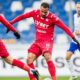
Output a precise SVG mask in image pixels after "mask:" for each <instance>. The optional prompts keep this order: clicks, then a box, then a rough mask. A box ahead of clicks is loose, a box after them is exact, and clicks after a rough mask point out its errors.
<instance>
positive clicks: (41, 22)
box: [11, 10, 74, 40]
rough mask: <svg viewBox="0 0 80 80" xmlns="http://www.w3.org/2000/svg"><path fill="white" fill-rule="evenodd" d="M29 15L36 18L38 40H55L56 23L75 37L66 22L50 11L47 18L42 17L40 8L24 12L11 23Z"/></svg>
mask: <svg viewBox="0 0 80 80" xmlns="http://www.w3.org/2000/svg"><path fill="white" fill-rule="evenodd" d="M29 17H32V18H33V19H34V23H35V29H36V40H45V39H48V40H53V34H54V27H55V25H57V26H58V27H59V28H61V29H63V30H64V31H65V32H66V33H67V34H68V35H69V36H70V37H71V38H73V37H74V35H73V34H72V32H71V31H70V30H69V28H68V27H67V26H66V25H64V23H63V22H62V21H61V20H60V19H59V18H58V17H56V16H55V15H54V14H53V13H51V12H48V15H47V16H46V17H45V18H42V17H41V16H40V10H33V11H31V12H29V13H26V14H22V15H20V16H18V17H16V18H15V19H13V20H12V21H11V24H14V23H15V22H18V21H20V20H22V19H25V18H29Z"/></svg>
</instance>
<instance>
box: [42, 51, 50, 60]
mask: <svg viewBox="0 0 80 80" xmlns="http://www.w3.org/2000/svg"><path fill="white" fill-rule="evenodd" d="M43 56H44V58H45V59H46V61H49V60H51V53H50V52H45V53H44V54H43Z"/></svg>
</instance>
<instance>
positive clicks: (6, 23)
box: [0, 16, 20, 39]
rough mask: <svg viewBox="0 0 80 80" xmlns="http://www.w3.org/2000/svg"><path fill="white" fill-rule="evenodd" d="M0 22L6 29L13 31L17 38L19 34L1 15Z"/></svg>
mask: <svg viewBox="0 0 80 80" xmlns="http://www.w3.org/2000/svg"><path fill="white" fill-rule="evenodd" d="M0 22H1V23H2V24H3V25H4V26H5V27H6V28H7V29H8V30H11V31H12V32H14V35H15V36H16V38H17V39H19V38H20V34H19V33H18V32H17V30H16V29H15V28H14V27H13V26H12V25H11V24H10V23H9V22H8V21H7V20H6V19H5V18H4V17H2V16H0Z"/></svg>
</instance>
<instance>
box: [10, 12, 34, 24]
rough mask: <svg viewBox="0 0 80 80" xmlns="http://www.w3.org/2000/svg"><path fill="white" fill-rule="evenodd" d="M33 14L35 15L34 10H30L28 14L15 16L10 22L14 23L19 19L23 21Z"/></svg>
mask: <svg viewBox="0 0 80 80" xmlns="http://www.w3.org/2000/svg"><path fill="white" fill-rule="evenodd" d="M33 15H34V11H31V12H28V13H26V14H22V15H19V16H18V17H16V18H14V19H13V20H12V21H10V23H11V24H14V23H16V22H18V21H21V20H23V19H25V18H29V17H32V16H33Z"/></svg>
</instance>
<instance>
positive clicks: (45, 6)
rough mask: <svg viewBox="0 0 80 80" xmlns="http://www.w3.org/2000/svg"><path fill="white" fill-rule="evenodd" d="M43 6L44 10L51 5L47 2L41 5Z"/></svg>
mask: <svg viewBox="0 0 80 80" xmlns="http://www.w3.org/2000/svg"><path fill="white" fill-rule="evenodd" d="M41 6H42V7H44V8H49V4H48V3H47V2H43V3H41Z"/></svg>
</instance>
